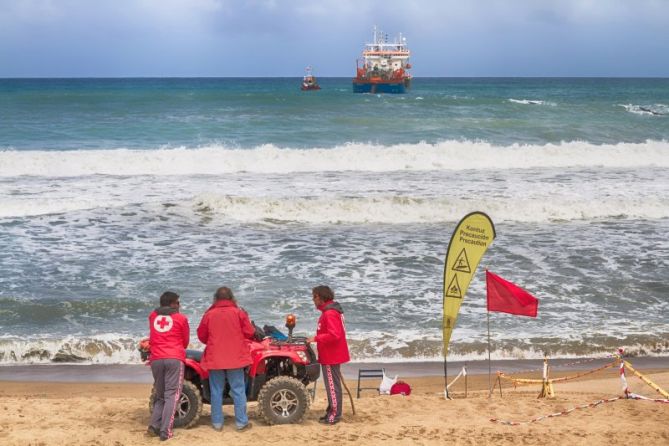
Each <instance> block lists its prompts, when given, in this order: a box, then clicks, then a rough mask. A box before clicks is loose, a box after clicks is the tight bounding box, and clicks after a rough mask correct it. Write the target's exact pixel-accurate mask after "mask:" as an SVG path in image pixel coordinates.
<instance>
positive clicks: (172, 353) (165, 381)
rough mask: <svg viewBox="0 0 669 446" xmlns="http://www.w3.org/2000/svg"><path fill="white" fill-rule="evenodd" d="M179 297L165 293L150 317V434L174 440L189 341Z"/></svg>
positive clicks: (161, 438)
mask: <svg viewBox="0 0 669 446" xmlns="http://www.w3.org/2000/svg"><path fill="white" fill-rule="evenodd" d="M179 305H180V304H179V295H178V294H176V293H174V292H172V291H165V292H164V293H163V294H162V296H160V307H158V308H156V309H155V310H154V311H153V312H151V314H150V315H149V344H150V356H149V361H150V362H151V373H152V374H153V380H154V382H153V389H154V391H155V399H154V402H153V412H152V413H151V421H150V422H149V427H148V429H147V433H148V434H149V435H150V436H160V440H161V441H164V440H169V439H170V438H172V435H173V434H172V425H173V424H174V412H175V410H176V407H177V401H179V398H180V396H181V386H182V385H183V379H184V363H183V361H184V359H186V347H188V342H189V341H190V327H189V326H188V319H187V318H186V316H184V315H183V314H181V313H179Z"/></svg>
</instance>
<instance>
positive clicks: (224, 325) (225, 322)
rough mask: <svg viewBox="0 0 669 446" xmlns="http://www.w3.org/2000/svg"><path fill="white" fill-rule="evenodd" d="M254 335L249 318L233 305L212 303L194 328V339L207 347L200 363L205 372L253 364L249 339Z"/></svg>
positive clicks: (218, 302) (229, 303)
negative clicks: (195, 331)
mask: <svg viewBox="0 0 669 446" xmlns="http://www.w3.org/2000/svg"><path fill="white" fill-rule="evenodd" d="M254 333H255V330H254V328H253V325H251V322H250V321H249V316H248V315H247V314H246V313H245V312H244V311H242V310H240V309H239V308H238V307H237V304H236V303H234V302H233V301H231V300H219V301H216V302H214V304H213V305H212V306H211V307H209V309H208V310H207V311H206V312H205V313H204V316H202V320H201V321H200V326H199V327H197V337H198V338H199V339H200V341H202V343H203V344H206V346H207V347H206V348H205V349H204V355H202V361H201V362H200V364H201V365H202V367H204V368H205V369H207V370H222V369H223V370H227V369H239V368H242V367H246V366H247V365H249V364H251V362H252V361H251V350H250V348H249V342H248V339H252V338H253V334H254Z"/></svg>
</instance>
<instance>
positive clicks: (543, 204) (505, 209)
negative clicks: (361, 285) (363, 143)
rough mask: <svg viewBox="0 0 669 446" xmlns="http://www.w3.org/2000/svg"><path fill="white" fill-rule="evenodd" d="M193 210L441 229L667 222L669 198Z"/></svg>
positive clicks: (230, 204)
mask: <svg viewBox="0 0 669 446" xmlns="http://www.w3.org/2000/svg"><path fill="white" fill-rule="evenodd" d="M194 209H195V210H196V211H199V212H205V213H210V214H213V215H217V216H219V218H223V219H229V220H235V221H242V222H261V221H271V220H278V221H289V222H300V223H310V224H337V223H354V224H361V223H387V224H407V223H438V222H445V221H454V220H457V219H458V218H459V217H460V216H462V215H465V214H467V213H468V212H472V211H474V210H477V209H486V212H487V213H488V214H489V215H490V216H491V218H493V220H495V221H520V222H545V221H556V220H592V219H603V218H611V217H614V218H642V219H657V218H667V217H669V198H666V197H665V198H662V197H655V198H649V199H647V200H639V199H637V198H633V197H630V198H620V197H618V198H613V199H609V200H604V201H595V202H593V201H591V199H590V198H589V197H582V198H580V199H560V198H557V197H553V198H550V197H546V196H541V197H536V198H532V199H523V200H518V199H517V198H509V199H499V198H490V197H479V198H477V197H474V198H470V197H465V198H412V197H365V198H350V197H349V198H346V197H335V198H263V197H234V196H228V195H215V194H207V195H203V196H200V197H198V198H196V199H195V200H194Z"/></svg>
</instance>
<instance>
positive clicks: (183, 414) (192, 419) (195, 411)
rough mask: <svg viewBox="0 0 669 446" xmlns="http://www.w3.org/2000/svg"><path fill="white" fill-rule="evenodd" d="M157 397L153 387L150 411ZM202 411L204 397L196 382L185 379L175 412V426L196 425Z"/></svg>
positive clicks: (187, 426) (186, 426)
mask: <svg viewBox="0 0 669 446" xmlns="http://www.w3.org/2000/svg"><path fill="white" fill-rule="evenodd" d="M155 398H156V389H155V387H154V388H152V389H151V397H150V398H149V413H153V404H154V401H155ZM201 413H202V397H201V396H200V392H199V391H198V389H197V387H195V384H193V383H192V382H190V381H184V383H183V387H182V388H181V395H180V396H179V401H178V402H177V407H176V411H175V412H174V427H183V428H189V427H192V426H194V425H195V423H197V421H198V420H199V419H200V414H201Z"/></svg>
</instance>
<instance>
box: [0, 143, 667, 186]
mask: <svg viewBox="0 0 669 446" xmlns="http://www.w3.org/2000/svg"><path fill="white" fill-rule="evenodd" d="M571 166H603V167H620V168H628V167H638V166H660V167H669V141H664V140H662V141H656V140H648V141H646V142H643V143H617V144H601V145H597V144H591V143H587V142H581V141H573V142H563V143H560V144H544V145H529V144H513V145H507V146H499V145H493V144H490V143H487V142H476V141H452V140H451V141H443V142H440V143H436V144H429V143H425V142H422V143H417V144H398V145H393V146H382V145H374V144H363V143H349V144H345V145H341V146H337V147H335V148H332V149H325V148H318V147H315V148H310V149H290V148H288V149H282V148H278V147H276V146H273V145H264V146H259V147H256V148H254V149H234V148H229V147H226V146H207V147H199V148H187V147H178V148H161V149H153V150H130V149H113V150H80V151H15V150H3V151H0V177H16V176H22V175H29V176H44V177H73V176H74V177H76V176H84V175H116V176H132V175H218V174H224V173H234V172H254V173H292V172H327V171H369V172H390V171H430V170H456V171H457V170H468V169H524V168H537V167H539V168H542V167H571Z"/></svg>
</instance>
